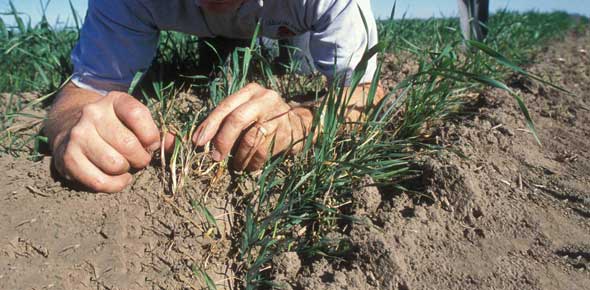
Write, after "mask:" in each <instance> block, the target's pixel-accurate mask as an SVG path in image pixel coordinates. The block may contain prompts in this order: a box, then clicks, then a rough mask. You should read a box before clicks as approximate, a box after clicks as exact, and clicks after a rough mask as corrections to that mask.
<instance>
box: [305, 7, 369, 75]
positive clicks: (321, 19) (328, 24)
mask: <svg viewBox="0 0 590 290" xmlns="http://www.w3.org/2000/svg"><path fill="white" fill-rule="evenodd" d="M306 10H307V11H306V17H305V21H306V22H307V24H308V25H309V28H310V38H309V52H310V54H311V57H312V59H313V62H314V66H315V68H316V69H317V70H318V71H320V72H321V73H322V74H324V75H325V76H326V77H327V78H328V80H329V81H334V80H339V79H344V81H345V84H346V85H349V84H350V81H351V77H352V73H353V71H354V69H355V68H356V66H357V65H358V64H359V62H360V61H361V59H362V57H363V55H364V54H365V52H366V51H367V50H368V49H370V48H372V47H373V46H375V45H376V44H377V42H378V35H377V25H376V23H375V17H374V16H373V13H372V11H371V5H370V2H369V0H308V1H307V5H306ZM361 13H362V16H361ZM363 17H364V19H365V21H366V26H365V25H364V22H363ZM376 69H377V59H376V56H374V57H372V58H371V59H370V60H369V63H368V65H367V70H366V73H365V75H364V76H363V78H362V79H361V83H368V82H371V81H372V79H373V76H374V73H375V70H376Z"/></svg>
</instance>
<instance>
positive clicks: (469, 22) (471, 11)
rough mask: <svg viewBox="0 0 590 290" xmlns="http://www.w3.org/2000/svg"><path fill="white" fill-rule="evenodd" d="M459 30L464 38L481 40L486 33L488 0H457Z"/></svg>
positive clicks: (488, 14)
mask: <svg viewBox="0 0 590 290" xmlns="http://www.w3.org/2000/svg"><path fill="white" fill-rule="evenodd" d="M458 2H459V14H460V19H461V32H462V33H463V37H465V39H473V40H477V41H482V40H484V39H485V38H486V36H487V34H488V28H487V22H488V18H489V16H490V1H489V0H458Z"/></svg>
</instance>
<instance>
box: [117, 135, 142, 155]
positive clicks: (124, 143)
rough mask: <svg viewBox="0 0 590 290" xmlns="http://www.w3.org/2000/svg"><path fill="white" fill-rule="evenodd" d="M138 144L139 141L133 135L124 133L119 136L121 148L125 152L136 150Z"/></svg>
mask: <svg viewBox="0 0 590 290" xmlns="http://www.w3.org/2000/svg"><path fill="white" fill-rule="evenodd" d="M138 145H139V143H138V141H137V138H135V136H131V135H126V136H123V137H122V138H121V150H123V151H125V152H129V153H131V152H136V150H137V149H138Z"/></svg>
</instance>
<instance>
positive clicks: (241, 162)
mask: <svg viewBox="0 0 590 290" xmlns="http://www.w3.org/2000/svg"><path fill="white" fill-rule="evenodd" d="M312 120H313V115H312V113H311V111H310V110H308V109H306V108H302V107H298V108H291V106H289V105H288V104H287V103H286V102H285V101H284V100H283V99H282V98H281V96H280V95H279V94H278V93H277V92H275V91H272V90H268V89H266V88H264V87H262V86H260V85H258V84H256V83H251V84H249V85H247V86H246V87H244V88H243V89H241V90H240V91H238V92H237V93H235V94H233V95H231V96H229V97H227V98H226V99H224V100H223V101H222V102H221V103H219V105H218V106H217V107H216V108H215V110H213V112H211V114H210V115H209V116H208V117H207V119H205V121H203V123H201V124H200V125H199V127H198V128H197V130H196V132H195V134H194V135H193V142H194V143H195V144H196V145H197V146H204V145H205V144H207V143H208V142H209V141H212V142H213V146H214V147H215V148H214V149H213V151H212V152H211V156H212V158H213V159H214V160H215V161H221V160H223V159H225V158H226V157H227V156H228V155H229V154H230V152H231V151H232V148H233V147H234V145H236V144H237V145H236V148H235V153H234V155H233V166H234V168H235V169H237V170H244V169H247V170H250V171H254V170H258V169H260V168H262V166H263V165H264V163H265V161H266V160H267V159H268V157H269V156H270V155H273V156H274V155H276V154H278V153H280V152H284V151H285V150H288V149H290V150H291V152H292V153H295V152H298V151H300V150H301V149H302V148H303V142H304V138H305V137H306V135H307V134H308V133H309V129H310V128H311V124H312ZM273 139H274V146H273V148H270V147H271V144H272V142H273Z"/></svg>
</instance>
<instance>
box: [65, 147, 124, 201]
mask: <svg viewBox="0 0 590 290" xmlns="http://www.w3.org/2000/svg"><path fill="white" fill-rule="evenodd" d="M63 165H64V169H65V170H64V171H65V172H64V173H65V175H66V176H69V177H71V178H72V179H74V180H76V181H78V182H80V183H81V184H83V185H85V186H87V187H89V188H90V189H91V190H94V191H98V192H118V191H121V190H123V189H124V188H125V187H127V185H129V184H130V183H131V180H132V176H131V174H129V173H124V174H121V175H107V174H105V173H104V172H102V171H101V170H100V169H98V167H96V166H95V165H94V164H92V162H90V160H89V159H88V158H87V157H86V156H85V155H84V154H83V153H82V151H81V150H80V147H78V146H76V144H68V148H67V149H66V150H65V153H64V155H63Z"/></svg>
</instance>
